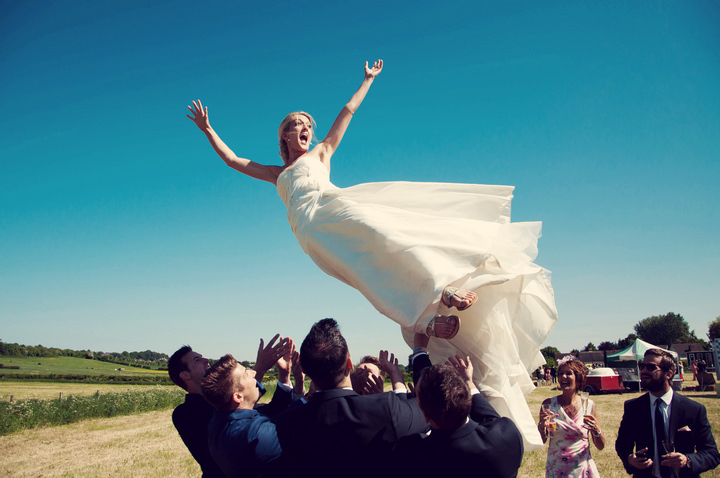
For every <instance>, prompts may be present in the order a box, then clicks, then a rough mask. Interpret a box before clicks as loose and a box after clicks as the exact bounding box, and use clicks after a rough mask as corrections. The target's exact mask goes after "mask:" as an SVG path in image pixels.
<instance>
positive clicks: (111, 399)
mask: <svg viewBox="0 0 720 478" xmlns="http://www.w3.org/2000/svg"><path fill="white" fill-rule="evenodd" d="M184 399H185V392H184V391H183V390H181V389H179V388H178V387H172V388H171V387H155V388H152V389H147V390H134V391H126V392H120V393H118V392H111V393H99V392H98V393H96V394H95V395H86V396H76V395H69V396H67V397H64V398H62V399H55V400H39V399H29V400H16V401H13V402H0V435H8V434H11V433H17V432H19V431H21V430H27V429H32V428H38V427H47V426H56V425H67V424H69V423H74V422H79V421H82V420H87V419H91V418H108V417H116V416H121V415H131V414H135V413H141V412H149V411H154V410H165V409H168V408H174V407H176V406H178V405H179V404H180V403H182V402H183V400H184Z"/></svg>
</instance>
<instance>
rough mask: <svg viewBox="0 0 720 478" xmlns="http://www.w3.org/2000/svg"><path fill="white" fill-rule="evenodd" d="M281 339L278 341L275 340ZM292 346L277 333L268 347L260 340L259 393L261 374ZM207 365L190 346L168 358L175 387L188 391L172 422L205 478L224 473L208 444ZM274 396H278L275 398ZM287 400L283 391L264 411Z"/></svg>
mask: <svg viewBox="0 0 720 478" xmlns="http://www.w3.org/2000/svg"><path fill="white" fill-rule="evenodd" d="M278 338H279V339H280V340H279V341H278V342H277V343H275V341H276V340H277V339H278ZM291 347H292V342H291V341H290V339H289V338H287V337H286V338H281V337H280V335H279V334H277V335H275V337H273V338H272V340H270V342H269V343H268V345H267V347H266V346H265V345H264V342H263V340H262V339H260V347H259V348H258V354H257V361H256V363H255V371H256V373H257V375H256V378H257V382H256V385H257V387H258V389H259V393H260V395H262V394H263V393H265V388H264V387H263V385H262V377H263V375H265V373H266V372H267V371H268V369H270V367H272V366H273V365H274V364H275V362H276V361H277V360H278V358H280V357H282V356H283V355H285V354H286V353H287V352H288V350H289V349H290V348H291ZM209 368H210V363H209V361H208V359H206V358H205V357H203V356H202V355H201V354H199V353H197V352H195V351H194V350H193V349H192V348H191V347H190V346H189V345H184V346H182V347H180V348H179V349H178V350H176V351H175V353H173V354H172V356H171V357H170V360H168V375H169V376H170V380H172V381H173V382H174V383H175V384H176V385H177V386H178V387H181V388H183V389H184V390H186V391H187V392H188V393H187V395H185V402H183V403H181V404H180V405H178V406H177V407H176V408H175V410H173V414H172V421H173V425H175V429H177V431H178V434H179V435H180V438H182V441H183V443H185V446H186V447H187V449H188V450H189V451H190V453H191V454H192V456H193V458H195V461H197V462H198V464H199V465H200V469H201V470H202V476H203V477H204V478H213V477H221V476H225V475H224V474H223V472H222V470H221V469H220V468H219V467H218V465H217V464H216V463H215V461H214V460H213V459H212V457H211V456H210V449H209V447H208V423H209V422H210V419H211V417H212V416H213V412H214V409H213V407H212V406H211V405H210V404H209V403H208V402H207V401H206V400H205V398H204V397H203V396H202V390H201V386H200V384H201V382H202V379H203V377H204V376H205V372H206V371H207V370H208V369H209ZM276 397H277V399H276ZM288 403H290V394H289V393H288V394H287V396H285V395H283V394H282V393H280V394H276V395H275V396H274V397H273V402H271V404H267V405H265V407H266V408H265V410H264V413H265V414H266V415H272V414H273V413H276V412H277V411H279V410H281V409H282V408H284V407H285V406H287V404H288Z"/></svg>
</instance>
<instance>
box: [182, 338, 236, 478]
mask: <svg viewBox="0 0 720 478" xmlns="http://www.w3.org/2000/svg"><path fill="white" fill-rule="evenodd" d="M208 368H210V363H209V362H208V359H206V358H205V357H203V356H202V355H200V354H199V353H197V352H195V351H194V350H193V349H192V348H191V347H190V346H189V345H185V346H183V347H181V348H179V349H178V350H177V351H176V352H175V353H174V354H172V356H171V357H170V360H168V374H169V375H170V379H171V380H172V381H173V382H174V383H175V384H176V385H177V386H179V387H181V388H183V389H184V390H186V391H187V392H188V393H187V395H185V402H184V403H181V404H180V405H178V406H177V407H176V408H175V410H173V414H172V421H173V425H175V428H176V429H177V431H178V433H179V434H180V438H182V441H183V443H185V446H186V447H187V449H188V450H189V451H190V453H191V454H192V456H193V458H195V461H197V462H198V464H199V465H200V469H201V470H202V476H203V478H215V477H222V476H225V475H224V474H223V472H222V470H220V467H218V466H217V464H215V462H214V461H213V459H212V457H211V456H210V449H209V448H208V434H207V427H208V422H209V421H210V418H211V417H212V414H213V408H212V406H210V404H209V403H208V402H206V401H205V399H204V398H203V396H202V390H201V389H200V382H201V381H202V378H203V377H204V376H205V371H206V370H207V369H208Z"/></svg>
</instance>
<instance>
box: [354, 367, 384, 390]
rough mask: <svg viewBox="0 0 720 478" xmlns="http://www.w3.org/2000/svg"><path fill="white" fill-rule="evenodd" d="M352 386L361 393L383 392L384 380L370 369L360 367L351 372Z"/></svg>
mask: <svg viewBox="0 0 720 478" xmlns="http://www.w3.org/2000/svg"><path fill="white" fill-rule="evenodd" d="M350 381H351V382H352V388H353V390H355V391H356V392H357V393H359V394H360V395H371V394H373V393H382V392H383V385H384V381H383V379H382V378H380V377H376V376H375V375H373V374H372V373H371V372H370V371H369V370H368V369H363V368H359V369H356V370H355V371H353V373H351V374H350Z"/></svg>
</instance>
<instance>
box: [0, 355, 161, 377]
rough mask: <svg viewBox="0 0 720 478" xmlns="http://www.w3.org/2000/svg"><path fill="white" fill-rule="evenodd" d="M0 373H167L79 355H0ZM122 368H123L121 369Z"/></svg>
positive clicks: (9, 374)
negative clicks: (2, 366)
mask: <svg viewBox="0 0 720 478" xmlns="http://www.w3.org/2000/svg"><path fill="white" fill-rule="evenodd" d="M0 364H3V365H4V366H5V367H19V368H18V369H15V368H0V373H2V374H6V375H8V376H11V375H12V374H23V373H25V374H37V375H46V374H82V375H136V374H152V375H167V371H164V370H148V369H143V368H139V367H130V366H127V365H119V364H116V363H110V362H102V361H100V360H90V359H84V358H77V357H0ZM120 369H122V370H120Z"/></svg>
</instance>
